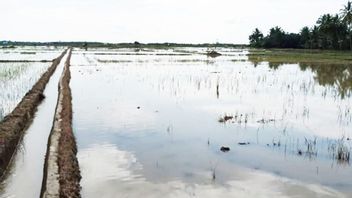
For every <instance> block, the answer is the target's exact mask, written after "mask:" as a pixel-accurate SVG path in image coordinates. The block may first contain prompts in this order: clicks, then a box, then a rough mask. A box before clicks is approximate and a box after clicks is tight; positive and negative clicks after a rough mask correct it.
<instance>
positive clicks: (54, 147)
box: [41, 49, 81, 198]
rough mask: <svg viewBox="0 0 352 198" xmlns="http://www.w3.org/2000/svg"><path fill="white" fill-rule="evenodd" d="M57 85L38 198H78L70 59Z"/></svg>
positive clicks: (78, 178)
mask: <svg viewBox="0 0 352 198" xmlns="http://www.w3.org/2000/svg"><path fill="white" fill-rule="evenodd" d="M71 53H72V49H70V51H69V55H68V57H67V60H66V62H65V67H64V71H63V74H62V76H61V79H60V82H59V98H58V103H57V107H56V112H55V117H54V123H53V128H52V131H51V134H50V137H49V141H48V150H47V155H46V160H45V165H44V177H43V185H42V193H41V197H48V198H49V197H80V185H79V182H80V179H81V176H80V171H79V165H78V160H77V158H76V153H77V148H76V140H75V137H74V135H73V131H72V102H71V101H72V96H71V89H70V86H69V83H70V79H71V73H70V69H69V66H70V58H71Z"/></svg>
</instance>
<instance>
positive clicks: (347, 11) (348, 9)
mask: <svg viewBox="0 0 352 198" xmlns="http://www.w3.org/2000/svg"><path fill="white" fill-rule="evenodd" d="M341 18H342V21H343V22H344V23H345V24H346V25H347V27H348V31H349V36H350V38H349V40H350V50H352V1H348V2H347V5H345V6H343V9H341Z"/></svg>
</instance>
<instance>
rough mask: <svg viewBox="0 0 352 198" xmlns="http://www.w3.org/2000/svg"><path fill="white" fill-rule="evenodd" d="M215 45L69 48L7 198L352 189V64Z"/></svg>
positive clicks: (320, 193) (5, 183)
mask: <svg viewBox="0 0 352 198" xmlns="http://www.w3.org/2000/svg"><path fill="white" fill-rule="evenodd" d="M206 50H207V49H205V48H175V49H172V48H171V49H107V48H96V49H94V48H92V49H89V50H88V51H87V50H83V49H79V48H75V49H73V50H72V51H71V50H69V51H68V52H67V53H66V55H65V56H64V57H63V59H62V61H61V62H60V64H59V66H58V67H57V69H56V71H55V73H54V74H53V76H52V77H51V78H50V81H49V83H48V84H47V86H46V88H45V91H44V95H45V99H44V100H43V101H42V102H41V103H40V105H39V107H38V109H37V111H36V113H35V117H34V119H33V121H32V122H31V124H30V125H29V126H28V127H27V128H26V130H25V132H24V135H23V138H22V139H21V141H20V144H19V145H18V148H17V151H16V152H15V154H14V155H13V160H12V162H11V163H10V166H9V167H8V169H7V171H6V174H5V176H4V177H3V180H2V184H1V189H0V197H48V198H49V197H80V196H82V197H84V198H86V197H87V198H95V197H100V198H110V197H153V198H154V197H163V198H164V197H205V198H206V197H307V198H308V197H309V198H311V197H319V198H320V197H351V196H352V190H351V189H352V180H351V177H352V168H351V165H350V152H351V148H352V143H351V138H352V125H351V124H352V108H351V107H352V66H351V65H350V64H348V63H347V64H339V65H336V64H331V63H329V64H328V63H322V62H321V61H316V62H314V61H313V62H312V63H311V62H309V63H301V62H297V63H289V64H288V63H277V62H268V61H263V62H258V61H256V60H251V59H250V56H248V50H246V49H232V48H220V49H218V51H219V52H220V53H221V54H222V56H219V57H216V58H213V57H208V56H206ZM27 55H28V54H27ZM7 56H9V55H7ZM30 58H31V59H33V60H36V59H35V57H30ZM41 64H42V63H41ZM60 76H61V77H60ZM71 89H72V94H71ZM71 99H72V105H71ZM3 104H11V103H10V102H6V103H5V102H4V103H3ZM8 109H9V108H8ZM4 120H6V117H5V118H4ZM76 142H77V144H76ZM76 145H77V148H76ZM76 155H77V158H76ZM78 165H79V166H78ZM81 177H82V178H81ZM80 187H81V188H80Z"/></svg>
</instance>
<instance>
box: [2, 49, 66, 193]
mask: <svg viewBox="0 0 352 198" xmlns="http://www.w3.org/2000/svg"><path fill="white" fill-rule="evenodd" d="M60 53H61V52H58V53H57V54H56V56H58V55H59V54H60ZM65 58H66V56H65V57H64V59H65ZM31 64H32V63H31ZM33 64H35V65H33V67H37V64H38V63H33ZM63 64H64V61H61V63H60V65H59V66H58V68H57V69H56V71H55V73H54V74H53V75H52V76H51V78H50V81H49V83H48V84H47V85H46V88H45V91H44V95H45V100H43V102H42V103H41V104H40V105H39V107H38V110H37V112H36V114H35V118H34V120H33V122H32V123H31V125H30V126H29V127H28V129H27V130H26V132H25V134H24V136H23V139H22V140H21V142H20V144H19V145H18V149H17V152H16V153H15V155H14V157H13V160H12V163H11V164H10V166H9V167H8V171H7V173H6V175H5V176H4V177H3V178H2V181H1V182H0V197H1V198H10V197H11V198H12V197H39V195H40V190H41V183H42V180H43V179H42V178H43V169H44V158H45V153H46V149H47V142H48V137H49V134H50V131H51V128H52V121H53V118H54V113H55V107H56V102H57V99H58V91H57V87H58V82H59V78H60V75H61V73H62V71H63ZM46 65H47V67H49V66H50V63H46ZM32 69H33V68H32ZM36 75H37V74H36ZM39 77H40V74H39ZM39 77H38V78H39ZM30 88H31V87H30ZM14 90H17V88H16V89H15V88H14ZM12 92H14V91H13V90H12ZM15 105H16V104H15Z"/></svg>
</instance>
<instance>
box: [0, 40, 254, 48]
mask: <svg viewBox="0 0 352 198" xmlns="http://www.w3.org/2000/svg"><path fill="white" fill-rule="evenodd" d="M16 46H64V47H69V46H72V47H81V48H99V47H104V48H160V49H162V48H172V47H205V48H216V47H232V48H245V47H248V46H247V45H237V44H229V43H201V44H189V43H140V42H138V41H135V42H133V43H102V42H84V41H82V42H18V41H0V48H15V47H16Z"/></svg>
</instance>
